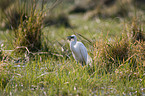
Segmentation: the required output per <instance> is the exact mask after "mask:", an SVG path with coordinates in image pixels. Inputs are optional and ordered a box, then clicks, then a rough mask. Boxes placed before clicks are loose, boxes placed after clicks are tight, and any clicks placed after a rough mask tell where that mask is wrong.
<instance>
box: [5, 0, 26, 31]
mask: <svg viewBox="0 0 145 96" xmlns="http://www.w3.org/2000/svg"><path fill="white" fill-rule="evenodd" d="M8 3H11V2H10V1H8ZM25 3H26V2H22V1H18V0H13V3H12V4H9V6H7V7H6V8H5V9H4V10H3V11H2V22H3V23H4V24H3V27H5V28H7V29H17V28H18V26H19V24H20V20H23V21H24V20H25V19H26V16H28V12H26V5H25ZM15 6H17V7H15Z"/></svg>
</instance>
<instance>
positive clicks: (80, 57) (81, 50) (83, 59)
mask: <svg viewBox="0 0 145 96" xmlns="http://www.w3.org/2000/svg"><path fill="white" fill-rule="evenodd" d="M67 39H68V40H69V41H70V49H71V51H72V54H73V57H74V59H75V60H76V61H77V62H79V63H81V64H82V66H84V65H86V64H88V63H90V61H91V60H92V59H91V58H90V57H89V55H88V53H87V49H86V47H85V46H84V44H83V43H82V42H78V41H77V37H76V36H75V35H71V36H68V37H67ZM89 65H90V64H89Z"/></svg>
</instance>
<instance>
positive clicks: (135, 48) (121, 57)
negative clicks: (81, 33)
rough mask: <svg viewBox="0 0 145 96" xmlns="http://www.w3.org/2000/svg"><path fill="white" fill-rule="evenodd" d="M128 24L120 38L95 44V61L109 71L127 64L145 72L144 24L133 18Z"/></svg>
mask: <svg viewBox="0 0 145 96" xmlns="http://www.w3.org/2000/svg"><path fill="white" fill-rule="evenodd" d="M127 26H128V27H127V28H126V30H125V31H124V32H123V34H122V36H121V37H120V38H117V39H115V40H106V41H104V40H100V41H97V42H96V43H95V44H94V61H95V62H96V64H97V65H99V66H102V67H104V68H105V69H106V70H107V71H109V72H111V71H114V70H115V69H117V68H119V67H120V66H124V65H126V64H127V65H128V66H130V68H131V69H132V70H136V69H137V68H141V69H139V70H142V72H143V69H142V68H143V66H144V65H143V62H145V42H144V39H143V38H144V37H145V36H144V33H145V32H144V30H143V29H142V27H143V25H141V23H138V21H134V20H133V21H132V23H131V24H127ZM141 26H142V27H141Z"/></svg>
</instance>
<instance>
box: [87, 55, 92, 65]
mask: <svg viewBox="0 0 145 96" xmlns="http://www.w3.org/2000/svg"><path fill="white" fill-rule="evenodd" d="M87 64H88V65H89V66H92V58H91V57H90V56H89V55H88V56H87Z"/></svg>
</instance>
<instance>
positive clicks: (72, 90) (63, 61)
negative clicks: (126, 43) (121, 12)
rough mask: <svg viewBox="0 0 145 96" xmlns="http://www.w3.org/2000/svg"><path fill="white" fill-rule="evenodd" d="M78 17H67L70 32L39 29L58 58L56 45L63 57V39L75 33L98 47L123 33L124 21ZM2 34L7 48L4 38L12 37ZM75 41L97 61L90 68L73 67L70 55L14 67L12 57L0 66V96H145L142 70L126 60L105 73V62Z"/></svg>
mask: <svg viewBox="0 0 145 96" xmlns="http://www.w3.org/2000/svg"><path fill="white" fill-rule="evenodd" d="M82 17H83V16H82V15H81V14H80V15H72V16H70V18H71V24H72V26H73V27H74V29H71V28H64V27H63V26H62V27H58V28H57V27H54V26H51V27H45V28H43V30H42V32H43V33H44V37H43V38H44V39H45V40H49V41H51V44H52V45H51V44H49V41H47V44H48V46H51V47H52V48H53V47H54V52H55V51H57V50H58V51H57V52H60V53H59V55H61V54H62V53H63V52H61V46H60V45H59V44H58V42H60V43H61V44H63V46H64V47H66V48H67V49H68V53H67V54H69V53H71V52H70V50H69V46H68V42H67V40H66V37H67V36H69V35H72V34H77V33H79V34H81V35H83V36H84V37H86V38H87V39H89V40H90V41H91V42H93V44H95V43H96V41H97V42H100V43H101V40H102V39H103V41H102V42H109V40H110V42H111V41H114V40H116V39H115V38H120V37H121V34H122V33H121V32H123V30H124V21H121V20H116V19H113V20H112V19H106V20H102V19H94V20H85V19H83V18H82ZM4 32H5V31H4ZM4 32H0V37H1V38H0V40H4V44H5V46H8V47H10V43H7V42H8V41H9V39H7V38H6V37H5V36H7V37H9V38H10V39H11V38H12V37H10V35H9V34H8V33H7V32H6V33H4ZM77 37H78V40H79V41H82V42H83V43H84V44H85V46H86V47H87V49H88V53H89V54H90V55H91V57H92V58H94V56H96V57H97V59H95V60H94V63H93V68H89V67H87V66H84V67H82V66H81V65H80V64H76V62H75V60H74V58H73V57H72V55H71V56H70V58H66V57H65V56H64V57H58V58H57V59H56V58H55V56H54V57H51V56H46V57H45V56H43V55H39V56H35V57H34V58H31V59H30V61H29V62H26V63H24V61H23V60H22V62H19V63H15V60H18V59H17V58H19V57H16V56H15V54H12V55H11V56H10V57H12V58H13V59H10V60H9V59H8V60H7V59H6V60H5V61H1V62H0V94H2V95H4V96H32V95H33V96H40V95H41V96H54V95H58V96H68V95H73V96H74V95H79V96H89V95H101V96H104V95H115V96H116V95H121V96H122V95H133V96H134V95H137V96H140V95H145V73H144V66H139V65H138V67H137V68H135V69H133V68H132V67H131V66H129V63H130V62H131V60H130V61H128V62H125V63H123V64H122V65H120V66H119V67H113V69H112V71H111V72H106V68H105V67H102V65H103V64H105V62H103V61H100V62H98V61H99V59H102V58H101V57H100V56H99V53H98V54H96V53H95V55H93V54H94V52H95V50H94V47H93V44H90V43H88V42H87V40H86V39H84V38H82V37H81V36H79V35H77ZM98 44H99V43H98ZM100 45H101V44H100ZM98 46H99V45H98ZM6 48H7V47H6ZM7 49H12V47H10V48H7ZM96 49H97V48H96ZM143 52H144V51H143ZM23 57H25V56H23ZM7 58H9V57H7ZM136 58H138V57H136ZM97 60H98V61H97ZM140 63H141V64H144V63H145V62H144V63H143V62H140Z"/></svg>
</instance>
